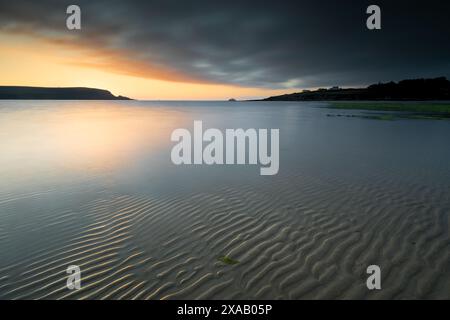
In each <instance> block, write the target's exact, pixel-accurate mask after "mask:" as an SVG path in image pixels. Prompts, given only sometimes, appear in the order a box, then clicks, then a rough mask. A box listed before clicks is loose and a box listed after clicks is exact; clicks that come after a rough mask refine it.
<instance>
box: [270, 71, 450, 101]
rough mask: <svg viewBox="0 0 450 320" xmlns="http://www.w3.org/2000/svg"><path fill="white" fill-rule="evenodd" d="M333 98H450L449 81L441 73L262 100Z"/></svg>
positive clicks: (319, 99)
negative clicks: (430, 76)
mask: <svg viewBox="0 0 450 320" xmlns="http://www.w3.org/2000/svg"><path fill="white" fill-rule="evenodd" d="M336 100H340V101H342V100H360V101H361V100H362V101H364V100H369V101H370V100H375V101H399V100H400V101H401V100H403V101H405V100H417V101H425V100H450V81H449V80H447V78H445V77H440V78H434V79H413V80H402V81H400V82H398V83H396V82H389V83H379V84H373V85H371V86H368V87H367V88H349V89H341V88H339V87H333V88H331V89H318V90H314V91H310V90H303V91H302V92H297V93H291V94H284V95H281V96H273V97H269V98H266V99H263V101H336Z"/></svg>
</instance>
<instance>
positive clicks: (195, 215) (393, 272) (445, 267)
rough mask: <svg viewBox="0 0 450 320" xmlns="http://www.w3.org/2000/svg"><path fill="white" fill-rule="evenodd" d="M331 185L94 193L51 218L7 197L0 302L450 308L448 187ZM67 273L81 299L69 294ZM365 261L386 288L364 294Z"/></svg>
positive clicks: (0, 232) (284, 181) (285, 179)
mask: <svg viewBox="0 0 450 320" xmlns="http://www.w3.org/2000/svg"><path fill="white" fill-rule="evenodd" d="M330 177H331V175H326V174H325V175H324V176H320V175H308V174H307V173H306V172H299V171H295V172H286V173H284V174H281V175H280V176H279V177H277V178H276V179H275V180H274V182H273V183H274V185H264V184H261V183H259V184H258V183H256V181H254V183H253V182H252V181H249V183H248V184H246V185H239V186H233V185H229V186H227V187H223V188H219V189H216V190H211V192H202V193H194V194H190V195H184V196H176V195H166V196H165V197H164V196H161V195H159V196H154V197H151V196H136V195H127V194H115V193H112V192H101V193H96V194H91V195H89V196H88V195H84V197H85V199H83V200H82V201H80V202H75V201H74V202H73V203H70V201H69V202H68V200H67V201H65V202H64V206H58V205H55V206H54V208H53V210H48V211H47V212H45V213H42V210H40V208H39V204H40V203H41V202H39V201H37V200H36V199H40V200H43V199H44V200H45V197H46V193H43V194H38V195H29V196H28V197H21V198H17V199H14V198H8V197H7V196H6V195H4V196H3V198H2V199H1V200H0V203H1V204H0V208H1V211H2V216H1V224H0V248H1V252H2V255H3V254H4V255H3V258H2V259H1V264H0V297H1V298H2V299H185V298H188V299H231V298H234V299H249V298H257V299H305V298H306V299H319V298H325V299H352V298H357V299H381V298H382V299H388V298H389V299H405V298H411V299H431V298H437V299H448V298H449V288H450V268H449V261H450V259H449V258H450V256H449V252H450V250H449V246H450V240H449V237H448V224H447V223H448V212H449V211H450V199H449V196H450V192H448V191H449V190H446V189H445V188H442V186H437V187H436V188H435V189H430V188H425V187H423V186H421V185H409V186H408V188H405V186H404V185H400V184H399V185H396V184H395V183H394V182H393V181H394V180H386V181H383V183H380V184H376V185H375V184H374V185H370V184H366V183H364V184H360V183H358V182H357V181H356V180H355V182H354V183H353V184H350V183H349V179H346V180H342V179H339V177H335V178H330ZM375 178H376V179H378V180H380V179H383V178H382V177H374V179H375ZM255 179H256V178H255ZM299 181H301V183H299ZM387 186H388V187H387ZM274 190H276V192H274ZM387 190H388V191H387ZM344 191H345V192H344ZM55 192H56V191H51V192H48V193H53V194H54V193H55ZM411 195H415V196H414V197H413V196H411ZM417 195H420V196H419V197H417ZM61 196H62V195H61ZM66 196H67V197H68V199H74V198H77V197H75V196H74V195H73V194H72V195H66ZM79 197H81V195H79ZM324 197H325V198H324ZM325 199H326V201H324V200H325ZM78 203H84V204H83V205H79V204H78ZM436 203H439V206H436V205H435V204H436ZM21 207H23V208H27V214H28V215H34V214H37V215H40V216H39V221H40V223H39V224H36V223H31V222H30V223H27V222H26V221H27V220H23V222H21V223H18V221H17V217H14V215H12V214H9V213H11V212H17V211H18V209H20V208H21ZM31 221H34V220H31ZM18 235H22V236H18ZM25 235H28V236H25ZM25 241H27V242H26V244H25ZM20 242H24V243H23V244H24V245H23V246H20V245H17V243H20ZM224 255H227V256H230V257H232V258H233V259H235V260H238V261H239V263H238V264H236V265H225V264H224V263H222V262H220V261H219V260H218V257H220V256H224ZM72 264H74V265H78V266H79V267H80V268H81V270H82V289H81V290H78V291H70V290H68V289H67V288H66V280H67V274H66V268H67V266H69V265H72ZM370 264H377V265H379V266H380V267H381V269H382V287H383V289H382V290H380V291H369V290H367V288H366V286H365V281H366V277H367V275H366V273H365V270H366V268H367V266H368V265H370Z"/></svg>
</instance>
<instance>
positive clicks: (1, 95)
mask: <svg viewBox="0 0 450 320" xmlns="http://www.w3.org/2000/svg"><path fill="white" fill-rule="evenodd" d="M0 99H3V100H6V99H8V100H132V99H130V98H127V97H123V96H114V95H113V94H112V93H111V92H109V91H108V90H102V89H95V88H82V87H79V88H44V87H18V86H0Z"/></svg>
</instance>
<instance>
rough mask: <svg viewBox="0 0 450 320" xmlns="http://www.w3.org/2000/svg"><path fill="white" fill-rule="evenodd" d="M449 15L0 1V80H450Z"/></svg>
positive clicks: (446, 10)
mask: <svg viewBox="0 0 450 320" xmlns="http://www.w3.org/2000/svg"><path fill="white" fill-rule="evenodd" d="M71 4H77V5H78V6H79V7H80V8H81V30H68V29H67V27H66V19H67V17H68V15H67V14H66V8H67V7H68V6H69V5H71ZM371 4H377V5H379V6H380V8H381V23H382V29H381V30H368V29H367V28H366V19H367V17H368V14H366V8H367V7H368V6H369V5H371ZM449 21H450V1H437V0H428V1H403V0H397V1H384V0H383V1H365V0H361V1H358V0H351V1H350V0H339V1H338V0H330V1H320V0H315V1H302V0H297V1H288V0H284V1H283V0H281V1H280V0H278V1H271V0H269V1H261V0H259V1H245V0H240V1H231V0H230V1H218V0H207V1H206V0H198V1H194V0H184V1H179V0H178V1H172V0H160V1H152V0H146V1H137V0H134V1H133V0H129V1H122V0H120V1H119V0H70V1H66V0H41V1H32V0H28V1H24V0H14V1H6V0H0V70H1V72H0V85H27V86H46V87H69V86H83V87H95V88H102V89H107V90H110V91H111V92H112V93H113V94H115V95H124V96H129V97H132V98H136V99H162V100H184V99H189V100H214V99H228V98H236V99H252V98H262V97H267V96H272V95H277V94H283V93H291V92H297V91H301V90H303V89H311V88H312V89H314V88H319V87H331V86H341V87H359V86H365V85H369V84H372V83H377V82H387V81H398V80H402V79H407V78H420V77H438V76H447V77H448V78H450V41H449V39H450V23H449Z"/></svg>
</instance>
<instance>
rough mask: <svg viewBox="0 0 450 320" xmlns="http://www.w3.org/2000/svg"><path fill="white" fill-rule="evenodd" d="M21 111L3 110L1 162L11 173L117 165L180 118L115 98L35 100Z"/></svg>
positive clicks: (153, 145)
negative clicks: (41, 105) (42, 102)
mask: <svg viewBox="0 0 450 320" xmlns="http://www.w3.org/2000/svg"><path fill="white" fill-rule="evenodd" d="M16 104H17V105H19V104H20V102H16V103H14V105H16ZM58 104H63V105H64V107H61V108H58ZM15 108H16V109H18V110H20V107H19V106H16V107H15ZM18 110H6V109H2V116H1V117H0V128H1V129H0V141H1V142H0V149H1V154H2V158H1V159H0V164H1V166H2V168H3V169H6V168H7V169H8V170H7V172H9V173H13V172H16V173H17V172H22V173H23V172H24V170H25V171H27V169H30V172H32V171H33V168H34V169H36V167H38V169H43V168H44V167H57V168H58V167H59V168H61V169H68V170H70V171H71V172H73V171H74V170H95V171H102V170H110V169H117V168H119V167H120V166H122V165H124V164H126V162H127V161H128V160H130V159H132V157H133V156H134V155H135V154H136V153H138V152H151V150H154V149H157V148H159V147H160V145H161V143H163V142H164V141H166V140H167V137H169V136H170V132H169V130H172V129H173V127H175V126H176V123H177V121H179V119H178V118H177V115H176V114H170V117H169V116H168V113H167V111H165V112H161V111H159V110H158V108H141V107H135V108H133V107H132V108H130V107H129V106H128V107H124V106H121V105H120V104H118V103H114V102H88V103H86V102H53V103H52V107H51V108H49V109H48V110H42V109H41V108H39V104H38V103H37V104H36V108H33V109H27V110H22V111H18Z"/></svg>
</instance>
